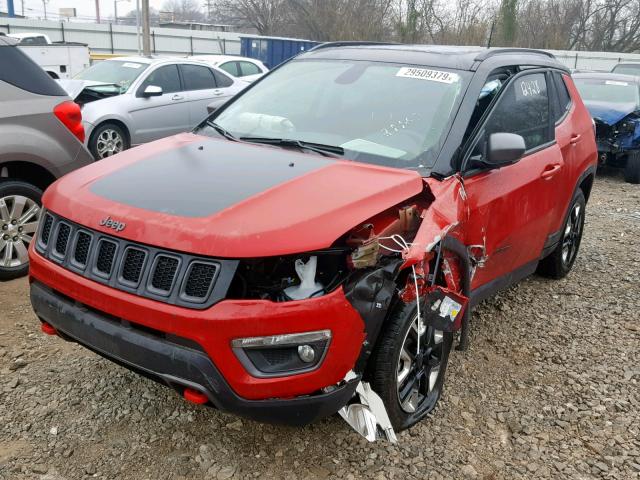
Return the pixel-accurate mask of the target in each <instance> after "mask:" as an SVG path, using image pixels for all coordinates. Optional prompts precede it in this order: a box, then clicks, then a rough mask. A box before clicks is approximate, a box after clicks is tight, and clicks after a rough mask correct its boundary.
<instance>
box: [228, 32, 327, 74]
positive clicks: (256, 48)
mask: <svg viewBox="0 0 640 480" xmlns="http://www.w3.org/2000/svg"><path fill="white" fill-rule="evenodd" d="M240 42H241V43H240V54H241V55H242V56H244V57H249V58H255V59H256V60H260V61H261V62H262V63H264V64H265V65H266V66H267V67H269V68H274V67H277V66H278V65H280V64H281V63H282V62H284V61H285V60H288V59H289V58H291V57H293V56H295V55H298V54H299V53H301V52H305V51H307V50H310V49H312V48H313V47H315V46H316V45H319V44H320V42H311V41H309V40H296V39H293V38H282V37H240Z"/></svg>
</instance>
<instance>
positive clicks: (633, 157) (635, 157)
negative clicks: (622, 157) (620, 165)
mask: <svg viewBox="0 0 640 480" xmlns="http://www.w3.org/2000/svg"><path fill="white" fill-rule="evenodd" d="M624 179H625V181H626V182H628V183H634V184H638V183H640V152H631V153H630V154H629V156H628V157H627V165H626V166H625V168H624Z"/></svg>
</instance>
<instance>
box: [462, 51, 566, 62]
mask: <svg viewBox="0 0 640 480" xmlns="http://www.w3.org/2000/svg"><path fill="white" fill-rule="evenodd" d="M511 53H529V54H533V55H544V56H545V57H549V58H553V59H554V60H555V58H556V56H555V55H554V54H553V53H550V52H545V51H544V50H536V49H533V48H495V49H494V48H488V49H487V50H486V51H484V52H482V53H479V54H478V56H476V58H475V59H476V61H478V62H481V61H483V60H486V59H487V58H489V57H493V56H495V55H505V54H511Z"/></svg>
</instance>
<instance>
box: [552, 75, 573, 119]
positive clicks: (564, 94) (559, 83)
mask: <svg viewBox="0 0 640 480" xmlns="http://www.w3.org/2000/svg"><path fill="white" fill-rule="evenodd" d="M553 80H554V84H555V86H556V92H557V93H558V107H559V108H558V111H557V112H556V115H555V117H556V118H555V120H556V122H557V121H558V120H560V119H561V118H562V117H563V116H564V114H565V113H567V110H569V108H570V107H571V95H569V90H567V85H566V84H565V83H564V79H563V78H562V74H561V73H559V72H553Z"/></svg>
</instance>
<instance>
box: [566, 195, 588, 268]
mask: <svg viewBox="0 0 640 480" xmlns="http://www.w3.org/2000/svg"><path fill="white" fill-rule="evenodd" d="M583 215H584V210H583V208H582V205H580V204H579V203H576V204H574V206H573V208H572V209H571V213H570V214H569V218H568V219H567V225H566V226H565V228H564V234H563V236H562V263H564V264H565V265H571V263H572V262H573V261H574V259H575V257H576V255H577V253H578V247H579V245H580V238H581V236H582V224H583V222H582V216H583Z"/></svg>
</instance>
